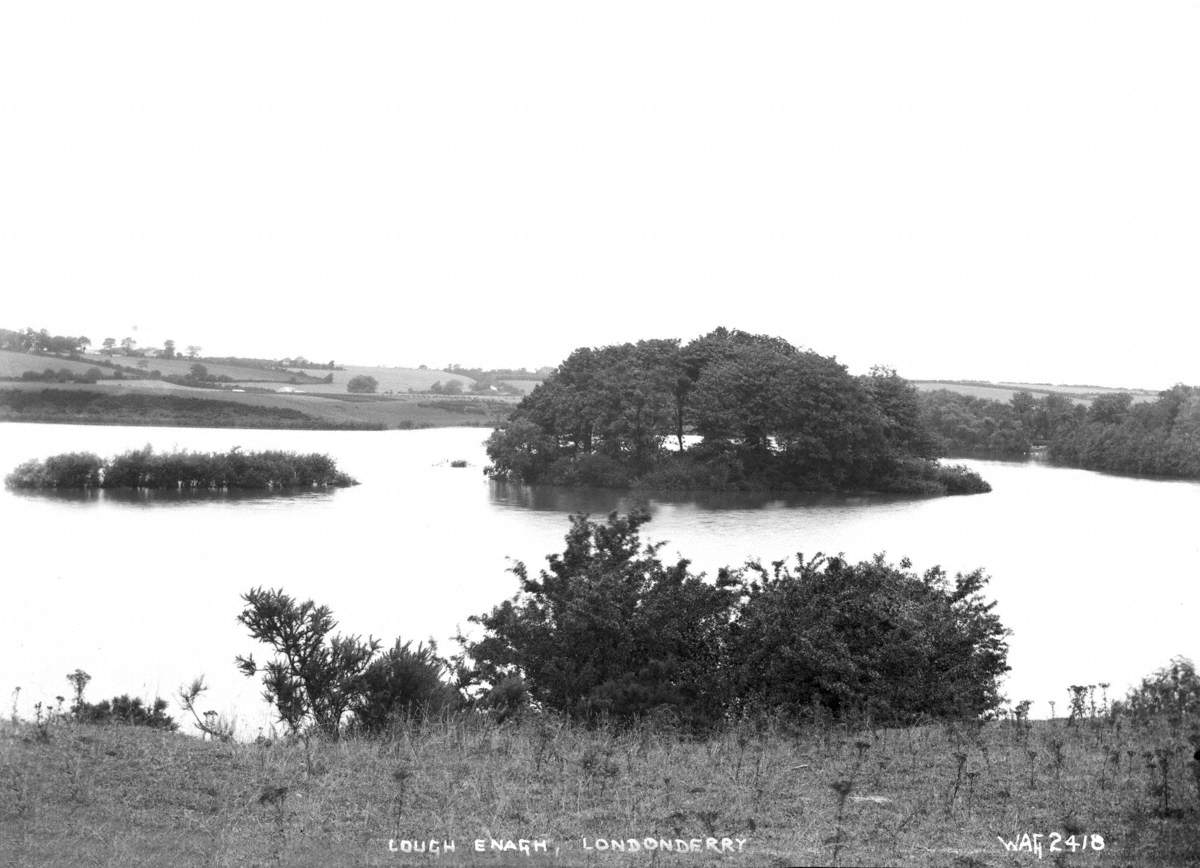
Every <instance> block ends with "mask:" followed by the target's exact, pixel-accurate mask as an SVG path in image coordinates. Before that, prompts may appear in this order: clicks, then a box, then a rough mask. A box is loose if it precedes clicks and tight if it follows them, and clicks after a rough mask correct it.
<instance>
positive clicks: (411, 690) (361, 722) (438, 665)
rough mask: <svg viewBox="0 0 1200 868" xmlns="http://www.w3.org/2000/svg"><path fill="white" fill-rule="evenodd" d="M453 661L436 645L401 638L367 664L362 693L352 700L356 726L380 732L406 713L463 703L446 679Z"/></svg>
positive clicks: (449, 708) (442, 709)
mask: <svg viewBox="0 0 1200 868" xmlns="http://www.w3.org/2000/svg"><path fill="white" fill-rule="evenodd" d="M449 672H450V663H449V662H448V661H446V660H444V659H442V658H441V657H439V656H438V654H437V646H436V645H435V644H434V643H433V642H432V641H430V643H429V644H428V645H425V644H422V643H418V644H417V646H416V648H413V647H412V642H402V641H401V640H400V639H397V640H396V643H395V644H394V645H393V646H392V647H391V648H389V649H388V650H387V651H386V652H385V653H384V654H382V655H380V656H379V657H376V658H375V659H374V660H373V661H372V662H371V665H370V666H368V667H367V668H366V671H365V672H364V673H363V679H362V693H361V695H360V696H359V697H357V698H356V699H355V700H354V702H353V703H352V711H353V714H354V723H355V726H356V727H358V728H359V729H360V730H364V731H366V732H379V731H381V730H384V729H386V728H387V727H388V726H389V725H391V724H392V723H393V722H394V721H396V720H399V719H402V718H406V717H426V716H428V715H436V714H440V713H442V712H445V711H452V710H455V709H457V708H460V707H462V705H463V700H462V695H461V694H460V693H459V692H458V690H456V689H455V688H454V687H452V686H451V685H450V684H449V683H448V680H447V677H448V675H449Z"/></svg>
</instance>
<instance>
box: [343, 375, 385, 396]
mask: <svg viewBox="0 0 1200 868" xmlns="http://www.w3.org/2000/svg"><path fill="white" fill-rule="evenodd" d="M378 390H379V381H378V380H376V379H375V378H374V377H370V376H367V375H366V374H359V375H358V376H357V377H351V378H350V380H349V382H347V383H346V391H347V392H358V393H361V394H371V395H373V394H374V393H375V392H376V391H378Z"/></svg>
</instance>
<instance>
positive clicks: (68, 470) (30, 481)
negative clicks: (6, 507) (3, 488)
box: [4, 452, 104, 489]
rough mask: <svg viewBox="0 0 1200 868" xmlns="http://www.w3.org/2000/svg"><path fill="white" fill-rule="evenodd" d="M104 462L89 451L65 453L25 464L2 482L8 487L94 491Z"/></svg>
mask: <svg viewBox="0 0 1200 868" xmlns="http://www.w3.org/2000/svg"><path fill="white" fill-rule="evenodd" d="M103 465H104V462H103V461H101V460H100V458H99V456H96V455H93V454H92V453H90V452H68V453H65V454H63V455H55V456H52V457H50V458H47V459H46V460H45V461H36V460H35V461H26V462H25V463H24V464H21V465H19V466H18V467H17V468H16V469H15V470H13V472H12V473H10V474H9V475H8V476H7V477H5V479H4V484H5V485H7V486H8V487H9V488H17V489H20V488H59V487H62V488H93V487H96V486H99V485H100V482H101V474H100V471H101V468H102V467H103Z"/></svg>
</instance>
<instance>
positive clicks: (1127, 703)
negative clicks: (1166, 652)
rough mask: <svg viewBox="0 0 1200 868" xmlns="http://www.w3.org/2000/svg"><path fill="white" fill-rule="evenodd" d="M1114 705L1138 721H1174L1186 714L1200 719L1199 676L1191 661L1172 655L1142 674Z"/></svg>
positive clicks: (1184, 716)
mask: <svg viewBox="0 0 1200 868" xmlns="http://www.w3.org/2000/svg"><path fill="white" fill-rule="evenodd" d="M1116 707H1117V710H1119V711H1125V712H1128V713H1129V714H1131V715H1132V716H1133V718H1134V719H1135V720H1141V721H1146V720H1150V719H1152V718H1156V717H1166V718H1167V719H1168V720H1169V721H1171V722H1173V723H1176V724H1178V723H1180V722H1181V721H1182V720H1183V719H1184V718H1186V717H1191V718H1192V719H1200V677H1198V676H1197V675H1196V667H1195V665H1194V664H1193V663H1192V661H1191V660H1189V659H1187V658H1186V657H1173V658H1172V659H1171V662H1170V664H1168V665H1167V666H1164V667H1163V668H1162V669H1159V670H1158V671H1157V672H1155V673H1154V674H1153V675H1151V676H1150V677H1148V678H1143V679H1142V683H1141V684H1140V685H1138V686H1137V687H1135V688H1133V689H1132V690H1130V691H1129V695H1128V696H1127V697H1126V698H1125V700H1124V701H1123V702H1119V703H1116Z"/></svg>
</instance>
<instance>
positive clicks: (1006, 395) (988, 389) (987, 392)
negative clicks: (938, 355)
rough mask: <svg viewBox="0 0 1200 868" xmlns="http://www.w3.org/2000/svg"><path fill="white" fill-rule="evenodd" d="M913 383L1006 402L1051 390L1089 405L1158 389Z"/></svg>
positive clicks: (1144, 396)
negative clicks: (1109, 395)
mask: <svg viewBox="0 0 1200 868" xmlns="http://www.w3.org/2000/svg"><path fill="white" fill-rule="evenodd" d="M912 383H913V385H914V386H916V387H917V388H918V389H919V390H921V391H923V392H930V391H934V390H937V389H946V390H947V391H950V392H958V393H959V394H962V395H970V396H971V397H973V398H984V399H986V400H989V401H1000V402H1002V403H1008V401H1010V400H1011V399H1012V396H1013V395H1015V394H1016V393H1017V392H1029V393H1030V394H1031V395H1033V397H1035V398H1041V397H1044V396H1046V395H1048V394H1051V393H1057V394H1061V395H1065V396H1066V397H1068V398H1070V399H1071V400H1073V401H1075V402H1077V403H1081V404H1090V403H1091V402H1092V400H1093V399H1094V398H1095V397H1097V396H1098V395H1102V394H1105V393H1109V392H1126V391H1127V392H1130V393H1131V394H1132V395H1133V400H1134V403H1139V402H1142V401H1153V400H1154V399H1155V398H1157V397H1158V393H1157V392H1152V391H1150V390H1148V389H1113V388H1108V387H1107V386H1052V385H1047V384H1045V383H975V382H963V381H954V380H913V381H912Z"/></svg>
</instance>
